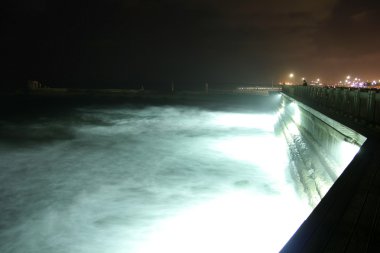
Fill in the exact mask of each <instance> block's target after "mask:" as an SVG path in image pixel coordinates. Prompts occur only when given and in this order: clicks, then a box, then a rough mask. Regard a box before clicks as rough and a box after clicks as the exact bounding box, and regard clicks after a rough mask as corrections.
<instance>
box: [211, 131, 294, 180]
mask: <svg viewBox="0 0 380 253" xmlns="http://www.w3.org/2000/svg"><path fill="white" fill-rule="evenodd" d="M214 149H215V150H216V151H219V152H222V153H223V155H225V156H227V157H230V158H231V159H233V160H238V161H243V162H248V163H252V164H254V165H257V166H259V167H260V168H263V169H264V171H265V172H266V173H267V174H268V175H270V176H271V177H274V178H281V179H284V178H283V177H285V169H286V166H287V165H288V162H289V161H288V156H287V152H286V150H287V143H286V142H285V141H284V140H282V139H281V138H277V137H273V136H261V137H254V136H240V137H234V138H225V139H222V140H221V141H220V142H217V143H215V145H214Z"/></svg>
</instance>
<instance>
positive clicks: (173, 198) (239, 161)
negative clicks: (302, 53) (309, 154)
mask: <svg viewBox="0 0 380 253" xmlns="http://www.w3.org/2000/svg"><path fill="white" fill-rule="evenodd" d="M276 121H277V116H276V113H275V112H274V111H273V112H269V113H268V112H266V113H263V112H259V111H256V112H250V113H247V111H241V110H239V109H235V110H231V108H229V110H228V111H223V110H209V109H205V108H202V107H191V106H141V107H132V106H128V105H125V106H115V107H109V106H107V107H101V106H98V107H93V106H92V107H90V106H82V107H77V108H74V110H72V111H70V112H69V113H66V114H62V115H58V116H52V115H41V116H36V117H35V118H34V119H29V120H25V121H17V120H14V121H11V122H12V123H11V122H8V121H4V120H3V121H1V131H2V135H1V136H2V138H3V139H2V141H1V143H0V161H1V163H0V201H1V206H0V217H1V219H0V252H3V253H8V252H20V253H25V252H30V253H34V252H35V253H37V252H38V253H44V252H62V253H69V252H75V253H82V252H83V253H85V252H86V253H103V252H104V253H105V252H107V253H124V252H125V253H127V252H128V253H148V252H149V253H150V252H165V253H174V252H176V253H177V252H182V253H183V252H192V253H193V252H197V253H202V252H204V253H206V252H207V253H211V252H218V253H223V252H238V253H239V252H260V253H262V252H277V251H278V250H279V249H280V248H281V247H282V246H283V244H284V243H285V242H286V241H287V240H288V239H289V237H290V236H291V235H292V233H293V232H294V231H295V230H296V229H297V228H298V226H299V225H300V224H301V223H302V221H303V220H304V219H305V218H306V217H307V215H308V214H309V213H310V211H311V207H310V206H309V204H308V203H309V201H308V200H307V199H306V198H305V197H304V196H301V195H300V194H298V193H296V190H295V189H296V188H297V185H295V184H297V183H294V181H293V179H292V177H291V176H290V173H289V169H288V168H289V164H290V163H291V161H290V158H289V147H288V144H287V142H286V140H285V137H284V135H283V134H281V133H280V134H279V133H277V134H276V133H275V131H274V125H275V123H276ZM305 145H306V144H305Z"/></svg>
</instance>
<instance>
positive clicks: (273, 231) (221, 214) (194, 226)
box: [134, 188, 310, 253]
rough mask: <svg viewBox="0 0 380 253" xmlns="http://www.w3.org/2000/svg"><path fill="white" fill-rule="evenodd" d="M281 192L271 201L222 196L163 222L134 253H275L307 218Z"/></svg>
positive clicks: (300, 207) (294, 200)
mask: <svg viewBox="0 0 380 253" xmlns="http://www.w3.org/2000/svg"><path fill="white" fill-rule="evenodd" d="M283 190H284V191H285V193H281V194H279V195H272V196H264V195H260V194H258V193H255V194H253V193H252V192H250V191H242V190H240V191H231V192H226V193H225V194H224V195H220V196H219V197H217V198H215V199H213V200H210V201H208V202H205V203H203V204H200V205H198V206H195V207H192V208H189V209H186V210H183V212H182V213H180V214H179V215H177V216H175V217H173V218H170V219H167V220H165V221H162V222H161V223H160V224H159V225H157V227H156V229H155V231H153V233H152V234H151V235H150V236H149V238H148V240H147V241H146V242H145V243H144V244H143V245H142V246H141V247H140V248H139V249H137V250H136V251H134V252H135V253H153V252H165V253H178V252H181V253H194V252H197V253H210V252H218V253H230V252H239V253H248V252H249V253H251V252H263V253H265V252H267V253H270V252H278V251H279V250H280V249H281V248H282V246H283V245H284V244H285V243H286V241H287V240H288V239H289V238H290V237H291V235H292V234H293V233H294V232H295V231H296V229H297V228H298V226H299V225H300V224H301V223H302V221H303V220H304V219H305V218H306V216H307V215H308V213H310V207H308V206H307V205H305V204H302V203H300V201H299V199H297V198H296V197H295V195H294V192H292V193H290V192H289V191H292V190H290V189H289V188H286V189H285V188H284V189H283ZM285 194H287V197H285Z"/></svg>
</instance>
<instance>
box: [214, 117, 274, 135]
mask: <svg viewBox="0 0 380 253" xmlns="http://www.w3.org/2000/svg"><path fill="white" fill-rule="evenodd" d="M214 121H215V124H217V125H221V126H225V127H236V128H252V129H260V130H263V131H273V127H274V124H275V122H276V117H275V116H274V115H267V114H243V113H224V114H221V115H220V116H217V117H216V118H215V120H214Z"/></svg>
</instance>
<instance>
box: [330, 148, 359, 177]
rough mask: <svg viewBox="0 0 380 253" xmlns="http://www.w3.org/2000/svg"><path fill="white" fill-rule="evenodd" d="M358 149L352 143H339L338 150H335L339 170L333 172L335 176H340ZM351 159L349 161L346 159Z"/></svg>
mask: <svg viewBox="0 0 380 253" xmlns="http://www.w3.org/2000/svg"><path fill="white" fill-rule="evenodd" d="M359 150H360V147H359V146H358V145H356V144H354V143H350V142H346V141H342V142H340V143H339V148H338V150H337V154H338V155H337V157H338V158H339V159H340V161H339V163H340V170H339V171H335V173H336V175H340V174H341V173H342V172H343V170H344V169H345V168H346V167H347V166H348V164H349V163H350V162H351V159H352V158H353V157H354V156H355V155H356V154H357V153H358V152H359ZM347 158H351V159H347Z"/></svg>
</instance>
